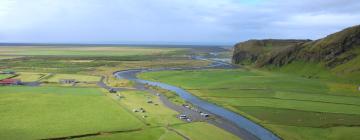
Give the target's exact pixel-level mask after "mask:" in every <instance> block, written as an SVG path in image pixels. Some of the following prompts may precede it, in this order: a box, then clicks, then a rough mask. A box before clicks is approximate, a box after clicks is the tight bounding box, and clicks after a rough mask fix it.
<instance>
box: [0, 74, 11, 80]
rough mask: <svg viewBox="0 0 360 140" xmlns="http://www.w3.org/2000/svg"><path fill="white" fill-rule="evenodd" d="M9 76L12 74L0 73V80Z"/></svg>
mask: <svg viewBox="0 0 360 140" xmlns="http://www.w3.org/2000/svg"><path fill="white" fill-rule="evenodd" d="M11 76H13V75H11V74H0V80H2V79H6V78H9V77H11Z"/></svg>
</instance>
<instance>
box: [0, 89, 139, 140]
mask: <svg viewBox="0 0 360 140" xmlns="http://www.w3.org/2000/svg"><path fill="white" fill-rule="evenodd" d="M0 102H1V105H0V110H1V111H0V116H1V117H0V124H1V125H0V138H1V139H45V138H55V137H62V136H71V135H78V134H89V133H97V132H106V131H120V130H124V131H125V130H133V129H138V128H141V127H143V126H144V124H143V123H142V122H141V121H140V120H138V119H137V118H136V117H134V116H133V115H131V114H130V113H129V112H127V111H126V110H125V109H124V108H122V107H121V106H119V105H118V104H116V103H114V102H113V101H112V100H111V99H109V98H108V97H106V96H105V95H104V94H103V92H102V91H101V90H100V89H98V88H69V87H67V88H62V87H20V86H14V87H0Z"/></svg>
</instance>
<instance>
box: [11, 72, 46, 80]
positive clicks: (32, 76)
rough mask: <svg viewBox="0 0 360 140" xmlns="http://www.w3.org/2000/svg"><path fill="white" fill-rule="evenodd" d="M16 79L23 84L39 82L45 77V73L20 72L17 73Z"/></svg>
mask: <svg viewBox="0 0 360 140" xmlns="http://www.w3.org/2000/svg"><path fill="white" fill-rule="evenodd" d="M17 74H18V76H16V77H15V78H16V79H20V80H21V81H23V82H33V81H37V80H40V78H42V77H45V76H46V75H47V74H46V73H34V72H20V73H17Z"/></svg>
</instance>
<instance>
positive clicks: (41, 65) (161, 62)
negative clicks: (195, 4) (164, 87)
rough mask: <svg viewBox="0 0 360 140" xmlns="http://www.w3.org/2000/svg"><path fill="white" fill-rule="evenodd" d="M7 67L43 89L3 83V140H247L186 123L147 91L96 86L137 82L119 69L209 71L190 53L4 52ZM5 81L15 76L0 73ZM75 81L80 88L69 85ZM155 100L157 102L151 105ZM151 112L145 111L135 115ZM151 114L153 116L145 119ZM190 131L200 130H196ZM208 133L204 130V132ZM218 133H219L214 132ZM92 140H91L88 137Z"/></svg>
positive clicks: (64, 49)
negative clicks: (116, 91) (120, 76)
mask: <svg viewBox="0 0 360 140" xmlns="http://www.w3.org/2000/svg"><path fill="white" fill-rule="evenodd" d="M0 49H1V53H0V56H1V57H2V58H6V59H1V60H0V66H1V67H0V68H1V69H0V70H4V69H11V70H13V71H14V72H15V73H16V77H14V78H15V79H20V80H21V81H23V82H36V83H39V85H37V86H26V85H17V86H0V102H1V104H0V110H1V111H0V115H1V116H2V117H1V118H0V124H1V125H0V138H1V139H47V138H63V137H68V138H71V137H74V136H79V135H85V137H81V139H141V140H143V139H149V140H150V139H151V140H152V139H184V137H186V138H190V139H199V140H205V139H206V140H208V139H210V140H211V139H214V140H215V139H218V138H219V137H225V138H227V139H229V140H232V139H234V140H235V139H239V137H237V136H235V135H233V134H231V133H229V132H227V131H225V130H223V129H221V128H218V127H216V126H214V125H210V124H208V123H206V122H192V123H189V122H185V121H183V120H180V119H178V118H177V117H176V116H177V115H179V112H176V111H174V110H171V109H170V108H168V107H167V106H165V105H164V104H163V103H162V102H161V101H160V99H159V97H158V96H155V95H153V94H150V93H148V92H145V91H137V90H129V91H122V92H119V94H121V96H122V97H123V98H119V97H118V96H116V94H110V93H109V92H108V91H107V90H105V89H102V88H100V87H99V86H98V85H96V83H97V82H99V81H100V79H101V77H104V78H105V79H104V83H105V84H106V85H109V86H112V87H123V88H129V89H132V88H133V87H132V86H133V83H132V82H130V81H127V80H119V79H116V78H114V77H113V75H112V74H113V72H115V71H118V70H126V69H134V68H163V67H191V66H206V65H208V64H209V62H208V61H203V60H192V59H189V56H188V53H189V50H188V49H183V48H156V47H155V48H144V47H2V48H0ZM0 76H1V77H0V78H8V77H10V76H13V75H6V74H0ZM62 79H74V80H76V82H77V83H76V84H62V83H61V82H59V81H60V80H62ZM149 99H151V100H152V101H153V104H149V103H147V102H146V101H147V100H149ZM139 108H143V109H144V110H146V112H144V113H140V112H133V110H134V109H139ZM144 116H146V117H144ZM190 128H196V129H194V130H192V129H190ZM200 132H201V133H200ZM214 132H216V133H214ZM86 135H91V136H86Z"/></svg>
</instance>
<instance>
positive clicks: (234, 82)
mask: <svg viewBox="0 0 360 140" xmlns="http://www.w3.org/2000/svg"><path fill="white" fill-rule="evenodd" d="M140 77H141V78H143V79H148V80H153V81H161V82H165V83H169V84H172V85H175V86H178V87H181V88H183V89H186V90H187V91H189V92H191V93H193V94H194V95H196V96H198V97H200V98H202V99H205V100H208V101H210V102H213V103H215V104H218V105H221V106H224V107H226V108H228V109H230V110H232V111H234V112H237V113H239V114H242V115H244V116H246V117H247V118H249V119H251V120H253V121H255V122H258V123H260V124H261V125H263V126H265V127H267V128H268V129H270V130H272V131H273V132H275V133H276V134H277V135H279V136H280V137H282V138H284V139H354V138H356V137H359V135H358V134H359V132H360V127H359V126H360V119H359V118H360V106H359V105H360V104H359V101H360V94H359V91H358V90H357V85H355V84H351V83H348V82H338V81H335V80H328V79H308V78H304V77H300V76H297V75H289V74H283V73H276V72H269V71H260V70H253V69H249V70H242V69H237V70H203V71H163V72H150V73H143V74H141V75H140ZM350 132H351V133H350ZM330 133H331V135H330Z"/></svg>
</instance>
